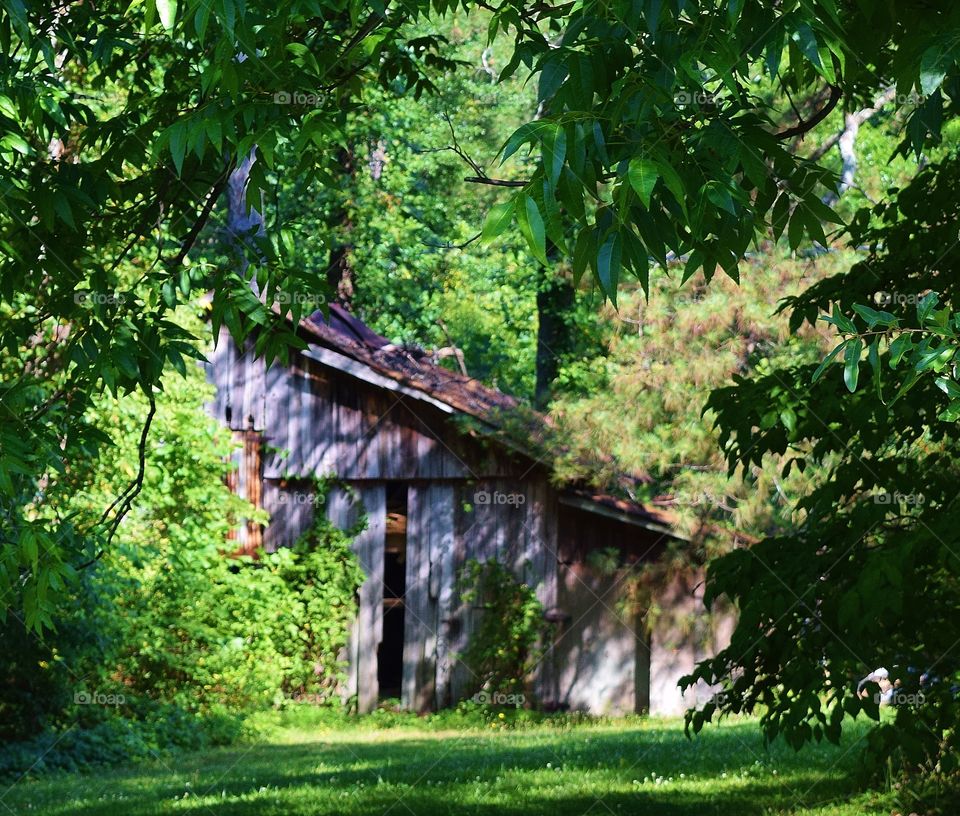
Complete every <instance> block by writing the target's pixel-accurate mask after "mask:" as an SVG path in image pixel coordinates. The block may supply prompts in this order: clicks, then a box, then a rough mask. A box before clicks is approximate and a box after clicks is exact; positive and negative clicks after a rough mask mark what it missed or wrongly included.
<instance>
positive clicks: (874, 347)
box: [867, 337, 883, 402]
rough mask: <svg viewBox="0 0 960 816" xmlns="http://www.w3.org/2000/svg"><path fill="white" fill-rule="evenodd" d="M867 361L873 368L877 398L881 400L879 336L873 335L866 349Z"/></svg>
mask: <svg viewBox="0 0 960 816" xmlns="http://www.w3.org/2000/svg"><path fill="white" fill-rule="evenodd" d="M867 362H868V363H870V368H872V369H873V382H874V385H875V386H876V389H877V398H878V399H879V400H880V402H883V391H882V387H883V382H882V380H881V372H882V366H881V365H880V338H879V337H875V338H874V339H873V342H872V343H870V346H869V348H868V349H867Z"/></svg>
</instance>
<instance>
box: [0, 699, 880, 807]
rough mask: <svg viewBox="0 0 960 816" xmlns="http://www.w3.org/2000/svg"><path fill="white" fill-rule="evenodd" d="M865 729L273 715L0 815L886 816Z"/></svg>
mask: <svg viewBox="0 0 960 816" xmlns="http://www.w3.org/2000/svg"><path fill="white" fill-rule="evenodd" d="M384 726H386V727H384ZM863 733H865V731H860V732H854V733H851V734H849V735H848V736H847V738H846V739H845V741H844V743H843V745H841V746H840V747H839V748H837V747H833V746H813V747H812V748H810V749H808V750H804V751H802V752H801V753H799V754H797V753H794V752H793V751H792V750H791V749H789V748H787V747H786V746H782V745H778V746H775V747H773V748H772V749H771V750H770V751H767V750H766V749H765V748H764V746H763V743H762V740H761V738H760V736H759V734H758V731H757V727H756V724H755V723H754V722H750V721H739V722H726V723H724V724H723V725H721V726H719V727H712V728H709V729H708V730H707V731H705V732H704V733H703V734H702V735H701V736H699V737H697V738H695V739H694V740H693V741H688V740H687V739H686V737H684V735H683V725H682V722H681V721H679V720H658V719H651V720H642V719H630V720H622V721H613V722H610V721H607V722H599V723H596V724H585V725H573V726H571V725H559V724H555V723H546V724H539V725H533V726H528V727H524V728H520V729H503V730H500V729H499V728H498V727H497V725H496V723H495V724H494V725H493V726H492V727H491V726H489V725H487V726H485V727H483V728H481V727H480V726H478V725H475V726H474V727H466V728H450V727H449V724H446V725H444V724H443V723H441V724H436V723H431V722H429V721H425V722H421V721H417V720H411V721H407V722H402V723H399V724H395V723H390V722H386V721H385V722H384V723H380V724H378V723H377V722H376V721H373V722H371V721H370V720H367V721H365V722H361V724H360V725H359V726H355V727H352V728H345V727H344V726H343V725H342V724H339V725H338V724H334V725H331V724H329V723H328V724H324V723H323V721H321V720H318V721H314V722H312V723H311V722H310V721H309V720H308V719H306V718H304V717H303V716H302V715H299V714H298V715H293V716H291V715H284V716H281V715H274V717H273V719H272V721H271V722H270V727H269V728H268V729H267V731H266V736H264V737H262V738H261V739H260V740H258V741H257V742H255V743H251V744H250V745H243V746H240V747H238V748H222V749H216V750H210V751H206V752H203V753H195V754H186V755H181V756H178V757H176V758H172V759H164V760H156V761H151V762H148V763H140V764H137V765H131V766H127V767H117V768H109V769H102V770H96V771H90V772H86V773H82V774H56V775H50V776H46V777H42V778H40V779H36V780H23V781H21V782H19V783H17V784H15V785H13V787H12V788H10V790H8V791H6V793H3V789H0V794H2V799H0V816H5V814H8V813H16V814H20V813H31V814H51V816H52V814H73V815H75V816H94V814H131V816H136V815H137V814H154V813H171V814H198V816H202V814H216V816H227V815H228V814H230V815H231V816H261V815H262V814H285V816H306V814H311V816H319V815H320V814H330V815H331V816H334V815H336V816H352V814H364V815H365V816H373V815H376V816H382V815H384V814H391V816H410V814H416V816H434V814H452V815H453V816H493V815H494V814H497V816H501V815H504V814H505V815H506V816H573V815H574V814H575V815H576V816H581V815H582V814H594V815H595V816H604V814H611V813H612V814H651V816H653V815H654V814H655V815H656V816H681V814H683V815H684V816H686V815H687V814H689V816H708V814H722V815H723V816H727V814H729V815H730V816H751V814H757V816H761V815H764V816H772V814H817V815H818V816H873V815H874V814H877V816H879V814H884V815H885V816H889V814H890V813H891V810H892V809H893V808H892V805H891V800H890V799H889V798H885V797H882V796H880V795H879V794H871V793H862V792H861V793H858V792H856V788H855V786H854V784H853V782H852V781H851V773H852V770H853V768H854V767H855V765H856V756H857V753H858V749H859V748H860V747H861V746H860V745H857V742H858V740H859V738H860V737H862V735H863ZM5 787H6V786H4V788H5Z"/></svg>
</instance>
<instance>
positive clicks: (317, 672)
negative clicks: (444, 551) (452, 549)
mask: <svg viewBox="0 0 960 816" xmlns="http://www.w3.org/2000/svg"><path fill="white" fill-rule="evenodd" d="M182 319H183V320H184V322H189V320H190V319H191V318H190V317H189V316H183V317H182ZM164 386H165V390H164V392H162V393H161V394H160V395H159V397H158V398H157V399H156V407H155V416H154V421H153V424H152V432H151V434H150V437H149V441H148V449H147V462H148V464H147V466H146V468H145V471H144V478H143V487H142V491H141V494H140V500H139V501H138V502H137V503H136V504H135V505H134V507H133V508H132V509H131V511H130V512H129V513H128V514H127V515H126V516H125V518H124V519H123V523H122V524H121V525H120V526H119V528H118V532H117V541H116V545H115V546H114V547H113V548H111V549H110V550H109V551H108V552H105V553H104V555H103V556H102V558H100V559H99V560H98V561H96V562H95V563H94V564H92V565H91V566H90V567H89V568H88V569H87V570H85V571H83V572H82V573H81V580H80V581H79V582H78V583H77V584H75V585H73V586H72V587H71V589H70V593H71V594H70V596H69V597H70V606H69V611H65V612H64V613H63V614H62V615H61V616H60V619H59V621H58V627H57V629H56V630H54V631H49V632H46V633H45V634H44V636H43V637H39V636H37V634H36V633H35V632H34V631H32V630H30V629H29V628H28V627H27V626H26V624H25V622H24V621H23V620H22V619H21V618H20V617H19V616H16V615H11V616H10V617H9V618H8V620H7V622H6V623H5V624H4V626H3V627H2V628H0V643H2V645H3V647H4V648H3V651H2V653H0V654H2V661H0V677H2V678H3V680H2V684H0V714H2V722H3V732H2V736H3V738H4V739H5V740H7V741H9V742H10V745H9V748H8V750H6V751H5V752H4V755H3V758H2V762H0V765H2V767H3V768H4V769H5V771H6V772H8V773H15V772H23V771H24V770H26V769H27V768H28V767H30V766H31V765H32V764H33V762H34V761H35V760H36V758H37V756H39V755H43V756H44V757H45V759H44V762H43V763H42V764H41V765H39V766H38V769H40V768H47V769H50V768H56V767H63V768H68V769H69V768H75V767H80V766H83V765H86V764H90V763H94V762H98V763H103V762H113V761H116V760H117V759H119V758H122V757H124V756H131V757H132V756H148V755H152V754H155V753H162V752H166V751H169V750H177V749H184V748H200V747H203V746H205V745H210V744H219V743H223V742H230V741H233V740H235V739H236V738H237V736H238V735H239V734H240V732H241V726H242V720H243V717H244V716H245V714H246V713H247V712H249V711H253V710H258V709H262V708H265V707H268V706H271V705H273V704H278V703H282V702H283V701H284V699H285V698H287V697H289V696H292V695H297V694H310V695H314V699H316V698H317V697H320V696H323V697H325V698H329V697H331V696H332V691H333V689H334V687H335V686H336V684H337V682H338V680H339V679H340V674H341V669H342V667H341V664H340V663H339V662H338V654H339V652H340V650H341V649H342V648H343V647H344V645H345V644H346V640H347V637H348V633H349V627H350V624H351V622H352V619H353V616H354V614H355V591H356V588H357V586H358V585H359V583H360V581H361V580H362V575H361V572H360V568H359V565H358V563H357V560H356V558H355V556H354V555H353V553H352V551H351V550H350V546H349V542H350V538H351V536H352V535H354V534H355V533H356V530H350V531H341V530H337V529H335V528H334V527H333V526H332V525H331V524H330V523H329V522H328V521H327V520H326V519H325V518H324V517H323V515H322V514H319V515H318V518H317V519H316V523H315V525H314V527H313V528H312V529H311V530H309V531H308V532H307V533H306V534H305V535H304V536H303V537H302V538H301V539H300V540H299V541H298V542H297V543H296V545H295V546H294V547H293V548H292V549H289V550H282V551H280V552H277V553H272V554H261V556H260V557H259V559H251V558H249V557H243V558H239V557H233V558H231V557H229V552H230V548H231V544H230V541H229V540H228V539H227V532H228V530H229V527H230V522H229V519H230V518H232V517H233V518H236V517H254V518H256V517H258V514H257V512H256V511H254V510H253V509H252V508H251V507H249V506H248V505H247V504H246V502H244V501H242V500H240V499H239V498H238V497H237V496H235V495H234V494H232V493H231V492H230V491H229V489H228V488H227V487H226V485H225V482H224V477H225V475H226V472H227V468H228V464H227V463H228V460H229V457H230V455H231V453H232V451H233V449H234V443H233V441H232V439H231V437H230V434H229V432H228V431H226V430H225V429H223V428H221V427H219V426H218V425H217V424H216V422H215V421H214V420H212V419H210V418H204V419H200V420H198V416H201V417H202V416H203V406H204V404H205V403H206V402H207V401H209V399H210V398H211V394H212V391H211V387H210V386H209V385H207V384H206V382H205V378H204V372H203V370H202V369H201V368H200V367H199V366H195V365H191V366H190V367H189V368H188V369H187V370H186V376H185V377H180V376H179V375H174V376H171V377H168V378H167V379H166V380H165V382H164ZM149 410H151V409H150V407H149V406H148V404H147V403H146V401H145V400H144V399H143V398H142V397H137V396H133V395H131V396H127V397H122V398H120V399H114V398H112V397H109V396H104V397H102V398H101V399H99V400H98V401H97V403H96V404H95V407H94V408H93V409H92V413H93V414H94V416H93V417H92V419H91V421H92V422H94V423H95V424H96V425H97V426H98V427H100V428H102V429H104V430H105V431H107V432H108V433H109V434H110V435H111V436H112V437H113V438H115V439H117V440H118V442H117V444H115V445H114V446H113V448H112V455H111V460H110V461H109V462H106V461H104V460H96V459H95V460H91V461H90V462H87V463H85V464H86V467H87V468H88V472H86V473H75V474H71V476H72V477H74V478H76V479H77V481H78V483H79V484H82V485H85V486H87V489H86V490H85V491H82V492H78V493H76V494H75V495H74V496H73V497H72V503H71V505H70V512H72V513H73V514H74V515H75V516H76V517H78V518H82V517H83V516H85V515H86V514H91V513H96V512H98V509H99V508H100V507H101V506H102V505H103V502H105V501H107V498H106V497H109V496H111V495H114V492H115V491H116V490H117V489H118V486H119V485H120V484H121V483H122V482H123V481H124V480H125V479H127V478H129V475H130V473H132V472H134V471H135V470H136V468H137V467H138V458H139V452H138V429H139V428H141V427H142V425H143V421H144V416H145V414H146V413H147V412H148V411H149ZM324 487H325V485H320V486H319V488H320V489H323V488H324ZM260 515H262V514H260ZM54 745H56V746H57V749H56V750H55V751H53V750H52V748H53V746H54ZM48 749H51V750H48ZM24 762H25V764H23V763H24ZM35 770H36V769H35Z"/></svg>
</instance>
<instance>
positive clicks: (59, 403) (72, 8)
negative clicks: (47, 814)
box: [0, 0, 447, 630]
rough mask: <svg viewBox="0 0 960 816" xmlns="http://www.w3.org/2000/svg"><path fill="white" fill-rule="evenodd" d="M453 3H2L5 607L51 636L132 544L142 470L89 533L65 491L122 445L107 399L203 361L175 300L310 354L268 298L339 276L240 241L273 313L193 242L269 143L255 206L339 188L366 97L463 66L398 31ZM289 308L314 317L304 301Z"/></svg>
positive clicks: (0, 478)
mask: <svg viewBox="0 0 960 816" xmlns="http://www.w3.org/2000/svg"><path fill="white" fill-rule="evenodd" d="M446 8H447V4H446V2H445V0H444V2H441V3H440V4H439V6H431V5H430V3H429V2H424V3H422V4H417V3H411V4H407V5H406V7H405V8H404V10H403V12H402V13H398V14H396V15H394V14H390V15H387V14H386V13H385V10H384V9H380V10H370V9H367V8H366V7H365V5H364V4H363V3H360V2H351V3H347V4H343V3H339V2H337V3H327V2H316V3H309V4H307V5H303V4H301V3H296V2H280V3H271V4H245V3H238V2H233V0H227V2H224V3H219V4H216V5H215V7H214V6H211V5H210V4H209V3H207V2H206V0H197V2H193V1H192V0H191V1H190V2H184V3H180V4H178V3H175V2H157V3H154V2H147V3H138V4H134V5H130V4H129V3H111V2H107V3H105V4H100V5H98V6H97V8H96V9H94V8H93V7H91V6H85V5H82V4H80V5H77V4H68V5H65V6H57V7H55V8H50V7H48V6H45V5H43V4H26V5H25V4H23V3H19V2H17V3H13V4H4V5H3V7H2V9H0V61H2V63H3V65H4V72H3V80H2V82H0V120H2V135H0V179H2V184H3V189H4V196H3V205H2V208H0V246H2V248H3V262H2V273H0V280H2V285H0V316H2V321H0V349H2V353H3V359H2V360H0V366H2V368H0V370H2V373H3V376H2V381H0V382H2V385H0V397H2V400H3V404H4V410H5V413H6V414H7V417H8V420H9V421H7V422H5V423H4V424H3V426H2V428H0V490H2V499H0V501H2V504H0V514H2V517H3V519H4V524H3V527H2V530H0V535H2V544H3V546H2V548H0V596H2V598H3V606H2V607H0V609H3V610H5V609H7V608H8V607H14V608H21V609H22V610H23V612H24V616H25V620H26V622H27V625H28V626H29V627H30V628H32V629H37V630H39V629H41V628H44V627H50V626H52V625H53V613H54V610H55V609H56V608H57V600H56V599H57V598H58V597H60V598H61V599H62V598H63V594H64V586H65V584H66V583H68V582H69V581H71V580H73V579H74V578H75V574H76V570H77V568H78V567H80V566H81V565H83V564H85V563H86V562H88V561H89V560H90V559H91V558H95V557H97V555H98V553H100V552H101V551H102V550H103V549H104V548H105V547H106V546H107V545H108V543H109V541H110V540H111V539H112V537H113V535H114V534H115V532H116V529H117V526H118V525H119V523H120V520H121V519H122V517H123V515H124V514H125V513H126V512H127V511H128V510H129V508H130V505H131V503H132V501H133V500H134V498H135V497H136V495H137V492H138V490H139V478H138V473H139V470H138V471H137V472H135V473H134V474H132V475H131V476H130V478H129V479H128V482H126V483H125V484H124V485H123V487H122V488H121V492H120V493H118V494H117V495H116V496H114V497H112V498H111V500H110V501H108V502H106V503H105V504H104V505H103V506H102V507H101V508H100V512H99V513H97V514H95V515H93V516H92V518H89V519H84V520H83V523H81V520H79V519H75V518H72V517H70V516H69V515H67V514H64V513H61V512H60V509H61V508H62V507H63V505H64V504H66V503H68V500H69V496H70V494H71V492H72V491H71V488H70V487H68V486H67V484H66V482H67V481H69V476H70V473H71V469H72V466H73V465H74V463H76V462H77V461H78V460H86V459H91V458H94V457H97V456H100V455H103V454H104V451H105V450H106V449H107V447H106V446H107V445H108V444H109V441H108V440H107V439H106V438H105V437H104V435H103V433H102V432H101V431H99V429H97V428H96V427H95V426H94V425H92V424H91V422H90V420H89V411H90V408H91V406H92V405H93V403H94V401H95V400H96V398H97V395H98V394H99V392H100V391H102V390H104V389H106V390H108V391H110V392H111V393H112V394H113V395H114V396H117V395H120V394H127V393H130V392H133V391H137V392H140V393H141V394H143V395H144V397H145V398H146V399H147V400H148V401H152V400H154V399H155V398H156V391H157V388H158V385H159V384H160V382H161V378H162V376H163V373H164V371H165V370H167V369H172V370H179V371H181V372H182V371H183V370H184V367H185V362H184V359H185V358H187V359H189V358H190V357H195V356H197V352H196V349H195V346H194V345H193V344H192V343H191V342H190V337H189V335H187V333H186V332H185V331H184V330H183V328H182V327H181V326H179V325H178V324H177V321H176V319H175V317H174V314H173V312H174V309H175V307H176V306H177V305H178V304H182V303H185V302H188V301H189V300H190V299H191V298H192V297H195V296H196V293H198V292H204V291H210V292H212V293H213V294H212V308H211V324H212V329H213V333H214V335H216V333H217V330H218V329H219V327H220V326H221V325H224V324H225V325H227V326H228V327H230V329H231V331H232V332H233V334H234V336H235V337H238V338H240V337H243V336H246V335H247V334H249V333H250V331H251V330H252V328H253V327H256V326H259V327H261V328H265V329H266V330H264V331H261V332H259V333H258V340H257V351H258V352H261V353H265V354H266V356H267V357H274V356H276V355H277V354H281V353H282V352H283V350H284V349H285V348H286V347H287V345H288V344H290V343H293V344H296V343H297V342H298V341H297V340H296V339H295V338H294V336H293V335H292V333H291V332H290V331H289V329H288V328H285V326H284V324H283V323H282V321H279V320H277V319H276V318H274V317H272V313H271V310H270V305H271V304H273V303H274V302H275V301H277V300H278V299H279V293H280V292H291V291H301V290H304V289H307V290H309V289H314V288H318V289H322V283H321V282H320V281H318V275H317V274H316V273H315V272H314V271H312V270H304V269H303V268H302V267H301V266H299V265H298V264H297V263H296V262H295V259H293V258H292V257H291V254H290V250H289V246H290V244H289V240H288V238H289V236H285V237H284V236H280V235H271V236H268V237H266V238H265V239H264V240H262V241H257V242H253V241H252V240H248V239H249V236H244V235H234V236H232V237H233V239H234V241H235V243H236V244H237V245H238V246H239V247H240V248H241V249H242V250H243V251H244V252H248V253H249V254H250V255H251V256H252V258H253V259H254V260H255V261H257V263H258V265H257V267H256V275H257V290H258V292H260V293H262V294H263V299H264V301H266V302H262V301H261V300H260V299H258V297H257V294H256V293H255V292H254V291H252V290H251V287H250V285H249V281H248V280H246V279H245V278H244V277H242V276H241V275H240V274H239V269H240V268H243V265H242V264H241V265H240V266H238V265H237V264H230V265H223V264H216V265H211V264H205V263H203V258H202V257H200V256H199V255H198V256H191V255H190V252H191V250H192V249H193V247H194V244H195V241H196V238H197V236H198V235H199V233H200V231H201V230H202V229H203V227H204V225H206V224H207V223H208V222H209V221H210V220H211V218H212V217H215V216H214V211H215V210H216V208H217V206H218V201H219V199H220V195H221V193H222V192H223V191H224V189H225V188H226V185H227V181H228V178H229V176H230V173H231V171H232V170H233V169H234V167H235V166H236V163H237V162H238V160H239V159H240V158H243V157H246V156H248V155H249V154H250V153H251V151H253V150H255V151H256V157H257V161H256V162H255V163H254V166H253V170H252V172H251V174H250V178H249V182H248V190H247V192H248V194H249V200H250V201H251V202H253V201H257V200H259V198H260V195H259V191H260V190H263V189H265V188H267V182H266V176H265V172H266V170H267V168H270V167H276V166H277V162H278V160H279V159H278V157H286V158H287V159H289V160H290V163H291V164H292V165H293V167H292V170H293V171H295V172H297V173H298V174H299V175H301V176H302V177H312V178H318V177H323V176H324V173H325V170H326V168H328V167H329V166H330V163H331V161H332V157H333V156H334V155H335V150H334V147H335V145H336V144H337V142H338V138H339V127H340V125H341V124H342V122H343V120H344V117H345V116H346V114H347V112H348V111H349V110H350V108H351V106H352V105H353V104H354V101H355V100H356V99H357V98H358V96H359V94H360V92H361V90H362V88H363V87H366V86H367V85H368V84H371V83H373V84H375V83H377V82H380V81H382V82H385V83H389V82H392V81H399V82H401V83H402V84H403V85H404V87H405V88H406V89H407V90H409V91H410V92H411V93H414V94H416V95H419V94H421V93H422V92H424V91H425V90H427V89H428V88H429V80H428V79H427V78H426V77H425V76H424V74H423V70H424V67H425V65H431V66H432V67H433V68H434V69H440V68H442V67H444V66H446V65H447V63H446V62H445V61H444V60H443V59H442V58H440V57H438V56H437V55H436V53H435V46H436V45H437V44H438V42H439V40H438V38H437V37H435V36H431V35H425V36H420V37H418V38H415V41H411V42H408V41H407V39H405V37H404V35H403V34H402V33H401V32H400V28H401V27H402V25H403V23H405V22H407V21H408V20H411V19H415V18H417V17H419V16H420V15H421V14H424V13H426V12H428V11H431V10H433V11H443V10H445V9H446ZM305 100H306V101H305ZM291 157H293V158H291ZM216 217H219V210H217V215H216ZM254 243H256V246H254V245H253V244H254ZM289 310H290V311H291V312H292V314H293V316H294V318H296V317H298V316H299V314H300V313H301V311H302V305H301V304H300V303H299V302H294V303H293V304H289ZM148 417H149V414H148ZM145 424H147V425H148V424H149V422H146V423H145ZM113 499H116V501H115V502H114V501H113Z"/></svg>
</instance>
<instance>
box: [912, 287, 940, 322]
mask: <svg viewBox="0 0 960 816" xmlns="http://www.w3.org/2000/svg"><path fill="white" fill-rule="evenodd" d="M939 300H940V295H939V294H938V293H937V292H928V293H927V294H926V295H924V296H923V298H921V300H920V302H919V303H917V320H918V321H920V325H921V326H922V325H924V323H926V321H927V318H928V317H930V315H931V313H932V312H933V310H934V308H935V307H936V305H937V303H938V301H939Z"/></svg>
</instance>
